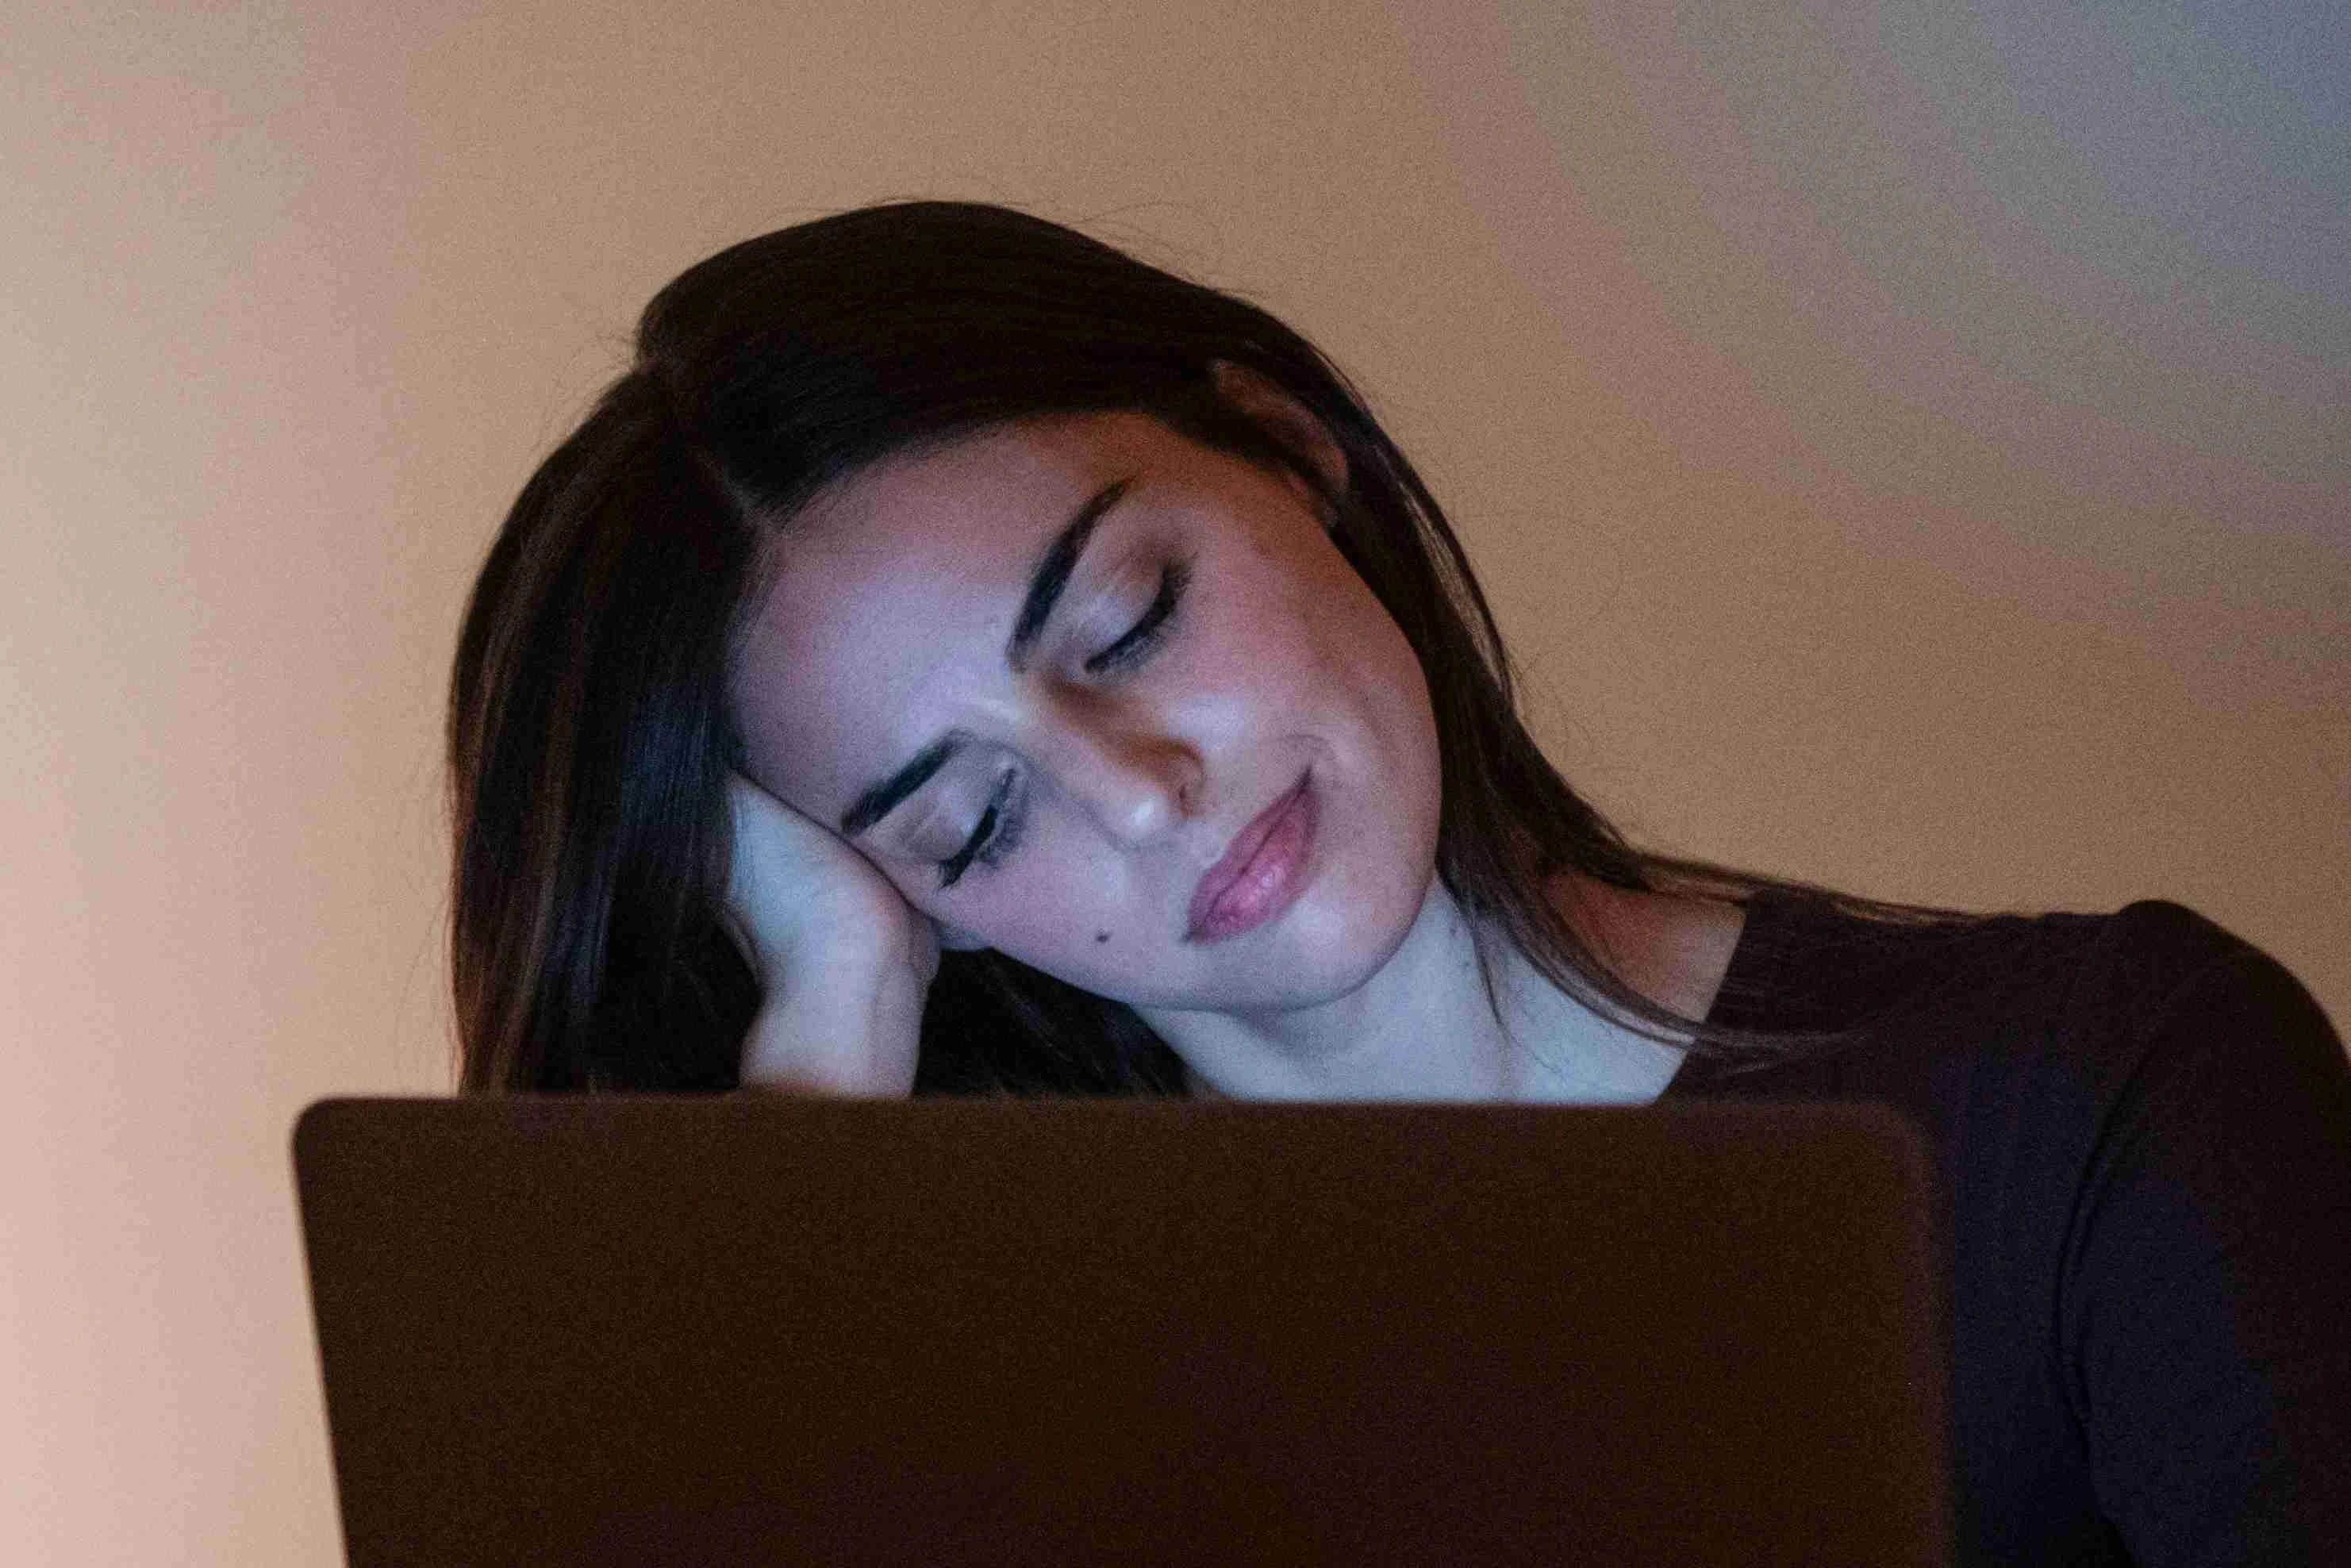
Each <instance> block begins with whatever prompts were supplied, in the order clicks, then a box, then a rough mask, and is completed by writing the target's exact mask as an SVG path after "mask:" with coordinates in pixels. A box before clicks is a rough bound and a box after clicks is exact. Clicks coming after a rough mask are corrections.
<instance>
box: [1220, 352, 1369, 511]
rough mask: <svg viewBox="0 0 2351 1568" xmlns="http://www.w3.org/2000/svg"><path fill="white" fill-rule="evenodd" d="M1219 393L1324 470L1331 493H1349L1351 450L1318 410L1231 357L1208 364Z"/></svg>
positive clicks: (1314, 465)
mask: <svg viewBox="0 0 2351 1568" xmlns="http://www.w3.org/2000/svg"><path fill="white" fill-rule="evenodd" d="M1208 374H1209V377H1210V378H1211V379H1212V380H1213V381H1214V382H1215V383H1216V387H1217V396H1218V397H1221V398H1223V399H1224V400H1225V402H1228V403H1230V404H1231V405H1232V406H1233V407H1234V408H1236V409H1238V410H1239V411H1240V412H1241V413H1245V414H1247V415H1249V418H1250V419H1252V420H1255V421H1256V422H1257V423H1259V424H1260V425H1262V426H1263V427H1264V428H1265V432H1266V434H1269V435H1270V436H1272V437H1273V438H1274V439H1275V440H1277V441H1279V442H1280V443H1281V444H1282V445H1284V446H1286V447H1288V448H1289V449H1290V451H1291V452H1292V453H1294V454H1295V455H1297V456H1298V457H1299V458H1300V459H1301V460H1302V461H1304V462H1305V463H1307V464H1309V465H1311V466H1312V467H1313V468H1314V470H1315V471H1316V472H1317V473H1319V474H1321V475H1322V479H1323V482H1324V483H1325V484H1327V485H1328V486H1330V487H1331V493H1332V495H1336V496H1343V495H1345V494H1346V493H1347V454H1346V451H1345V449H1343V447H1341V446H1340V444H1339V443H1338V439H1337V438H1336V437H1334V436H1333V435H1332V434H1331V431H1330V428H1329V427H1328V426H1327V425H1325V424H1324V423H1322V421H1321V420H1320V419H1317V418H1316V417H1315V416H1314V411H1313V410H1312V409H1311V408H1308V407H1307V406H1306V405H1305V404H1304V403H1302V402H1299V401H1298V400H1297V399H1296V398H1294V397H1292V396H1290V394H1289V393H1288V392H1284V391H1282V389H1281V388H1280V387H1279V386H1277V385H1276V384H1274V382H1273V380H1272V378H1271V377H1270V376H1267V375H1266V374H1264V373H1263V372H1262V371H1253V370H1251V369H1249V367H1248V366H1247V365H1242V364H1236V363H1235V362H1234V361H1230V360H1218V361H1217V362H1216V363H1215V364H1213V365H1211V366H1209V367H1208Z"/></svg>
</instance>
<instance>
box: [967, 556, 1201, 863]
mask: <svg viewBox="0 0 2351 1568" xmlns="http://www.w3.org/2000/svg"><path fill="white" fill-rule="evenodd" d="M1191 582H1192V564H1191V562H1189V561H1179V562H1175V563H1172V564H1170V565H1169V566H1167V567H1165V569H1163V570H1161V572H1160V574H1159V592H1158V594H1157V596H1156V597H1155V598H1154V599H1153V600H1152V601H1151V607H1150V608H1149V609H1148V610H1145V611H1144V612H1143V619H1142V620H1140V621H1137V622H1135V623H1134V625H1133V626H1132V627H1130V628H1128V630H1127V632H1126V634H1125V635H1124V636H1123V637H1121V638H1120V639H1119V640H1118V641H1117V642H1115V643H1112V644H1111V645H1110V646H1109V647H1107V648H1104V649H1103V650H1102V652H1101V653H1096V654H1094V655H1093V656H1092V658H1089V659H1088V660H1087V661H1086V664H1085V668H1086V673H1087V674H1090V675H1099V674H1113V673H1116V672H1118V671H1121V670H1124V669H1128V668H1130V667H1132V666H1134V665H1135V664H1141V663H1142V662H1143V661H1144V660H1145V659H1147V658H1149V657H1150V656H1151V654H1152V653H1154V652H1155V650H1156V649H1157V648H1158V647H1159V645H1160V643H1162V642H1164V641H1165V639H1166V636H1167V633H1168V632H1169V631H1170V630H1172V629H1173V628H1174V626H1175V612H1176V610H1177V608H1178V607H1179V606H1180V605H1182V603H1183V602H1184V591H1185V590H1186V589H1187V588H1189V587H1190V586H1191ZM1013 778H1014V773H1013V770H1012V769H1011V768H1007V769H1005V771H1004V776H1003V777H1002V778H1000V779H998V780H997V784H996V794H995V796H994V797H993V798H992V799H991V800H989V801H988V804H987V810H985V811H983V812H982V813H980V818H979V822H978V825H977V826H976V827H974V828H973V829H972V834H971V838H970V839H969V840H968V841H967V842H966V843H965V844H964V846H963V848H961V849H959V850H957V851H956V852H955V853H954V854H953V855H951V856H949V857H948V858H947V859H946V860H943V861H941V862H939V886H940V888H941V889H942V890H944V889H946V888H950V887H953V886H954V885H955V884H956V883H958V882H960V881H962V880H963V874H964V873H965V872H967V871H968V870H970V869H971V867H972V865H973V864H974V863H975V862H977V864H980V865H983V866H994V865H999V864H1001V863H1002V862H1003V861H1004V859H1005V857H1006V856H1007V855H1008V854H1010V853H1011V852H1012V851H1013V849H1014V848H1015V847H1017V846H1018V845H1019V841H1020V831H1021V829H1022V828H1023V827H1025V826H1026V825H1027V821H1028V812H1027V810H1025V805H1026V802H1025V800H1024V801H1023V802H1022V803H1021V804H1022V807H1023V809H1021V810H1013V809H1011V808H1012V805H1013V802H1012V792H1013V791H1012V785H1013Z"/></svg>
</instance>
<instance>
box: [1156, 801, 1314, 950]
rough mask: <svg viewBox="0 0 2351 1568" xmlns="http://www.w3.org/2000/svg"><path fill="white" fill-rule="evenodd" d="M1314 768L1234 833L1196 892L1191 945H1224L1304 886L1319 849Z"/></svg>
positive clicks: (1286, 902)
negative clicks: (1311, 860)
mask: <svg viewBox="0 0 2351 1568" xmlns="http://www.w3.org/2000/svg"><path fill="white" fill-rule="evenodd" d="M1313 784H1314V774H1313V770H1312V769H1311V768H1309V769H1308V770H1307V771H1306V772H1304V773H1301V774H1300V775H1299V777H1298V782H1297V783H1295V784H1293V785H1291V786H1290V788H1289V789H1287V790H1285V791H1283V792H1282V796H1281V799H1280V800H1276V801H1275V802H1274V803H1273V804H1272V805H1270V806H1268V807H1267V808H1266V809H1265V810H1262V811H1259V813H1258V814H1257V815H1256V816H1255V817H1254V818H1252V819H1251V820H1250V821H1249V826H1247V827H1245V828H1243V829H1242V830H1241V831H1239V832H1238V833H1235V834H1234V835H1233V841H1232V842H1231V844H1229V845H1228V846H1227V848H1226V850H1225V853H1224V858H1223V859H1221V860H1219V861H1217V863H1216V864H1214V865H1212V866H1210V867H1209V868H1208V869H1207V872H1206V873H1203V874H1202V876H1201V878H1200V885H1199V886H1198V888H1196V890H1195V891H1194V892H1193V894H1192V908H1191V913H1190V920H1191V925H1190V927H1189V928H1188V929H1186V931H1185V933H1184V940H1185V941H1186V942H1187V943H1207V942H1221V941H1223V940H1224V939H1225V938H1226V937H1228V936H1239V935H1240V934H1241V933H1242V932H1244V931H1249V930H1253V929H1255V928H1256V927H1258V926H1259V925H1264V924H1265V923H1266V922H1267V921H1269V920H1270V919H1272V918H1273V917H1274V916H1275V915H1279V914H1280V913H1281V912H1282V911H1283V910H1285V909H1287V908H1289V907H1290V904H1291V902H1292V901H1293V900H1295V899H1296V898H1297V896H1298V894H1299V891H1300V890H1301V888H1302V887H1303V886H1304V885H1305V882H1306V878H1305V874H1304V873H1305V871H1306V862H1307V859H1308V856H1309V855H1310V854H1311V852H1312V851H1313V848H1314V822H1315V818H1316V816H1317V815H1318V814H1319V813H1318V812H1317V811H1316V810H1315V797H1314V789H1313Z"/></svg>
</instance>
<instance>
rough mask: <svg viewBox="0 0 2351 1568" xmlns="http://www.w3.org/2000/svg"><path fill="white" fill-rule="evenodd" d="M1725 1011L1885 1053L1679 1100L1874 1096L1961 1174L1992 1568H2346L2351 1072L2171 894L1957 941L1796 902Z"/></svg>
mask: <svg viewBox="0 0 2351 1568" xmlns="http://www.w3.org/2000/svg"><path fill="white" fill-rule="evenodd" d="M1712 1017H1713V1019H1714V1020H1715V1021H1719V1022H1724V1023H1730V1024H1739V1025H1746V1026H1750V1027H1752V1026H1765V1027H1773V1028H1784V1027H1790V1026H1798V1027H1830V1026H1838V1025H1844V1024H1846V1023H1851V1022H1855V1021H1859V1020H1862V1019H1873V1018H1874V1019H1875V1021H1874V1022H1872V1023H1871V1024H1870V1027H1869V1028H1868V1030H1867V1031H1866V1033H1865V1037H1864V1040H1863V1043H1862V1044H1860V1045H1859V1046H1857V1047H1855V1048H1854V1049H1851V1050H1847V1051H1840V1052H1837V1053H1834V1054H1831V1055H1826V1056H1821V1057H1817V1058H1815V1059H1813V1060H1810V1061H1795V1062H1791V1063H1783V1064H1777V1065H1772V1066H1770V1067H1768V1068H1765V1069H1763V1070H1761V1071H1753V1072H1750V1073H1744V1074H1740V1073H1726V1071H1725V1070H1724V1069H1723V1068H1721V1067H1720V1066H1719V1065H1717V1064H1715V1063H1714V1062H1711V1061H1704V1060H1701V1059H1699V1058H1697V1057H1691V1058H1689V1059H1687V1060H1686V1061H1685V1062H1684V1063H1683V1066H1682V1069H1681V1071H1680V1072H1679V1073H1678V1074H1677V1076H1676V1077H1675V1079H1674V1081H1673V1082H1672V1083H1671V1084H1670V1085H1668V1086H1667V1090H1666V1092H1665V1094H1666V1097H1667V1098H1683V1099H1691V1098H1724V1097H1741V1098H1750V1097H1751V1098H1800V1099H1807V1100H1811V1099H1822V1098H1862V1099H1871V1100H1877V1101H1881V1102H1886V1103H1891V1104H1893V1105H1894V1106H1896V1108H1897V1109H1899V1110H1902V1111H1904V1112H1906V1113H1908V1114H1909V1115H1910V1116H1911V1117H1912V1118H1913V1119H1914V1120H1915V1121H1916V1123H1917V1124H1918V1126H1919V1128H1920V1129H1921V1131H1923V1132H1924V1133H1925V1134H1926V1135H1927V1139H1928V1145H1929V1147H1930V1149H1931V1150H1932V1152H1933V1154H1934V1157H1935V1162H1936V1166H1937V1183H1936V1199H1935V1207H1936V1224H1937V1227H1938V1245H1939V1246H1940V1248H1941V1249H1942V1256H1943V1258H1944V1260H1945V1262H1946V1266H1947V1270H1948V1275H1947V1288H1948V1291H1949V1294H1948V1297H1947V1318H1946V1321H1947V1322H1948V1324H1949V1343H1950V1349H1951V1366H1950V1385H1949V1386H1950V1410H1951V1420H1952V1428H1951V1460H1952V1481H1953V1487H1954V1498H1953V1500H1954V1503H1955V1505H1956V1512H1957V1520H1958V1527H1959V1550H1960V1561H1961V1562H1963V1563H2018V1564H2039V1563H2069V1564H2078V1563H2137V1564H2143V1565H2147V1568H2172V1565H2174V1564H2182V1565H2184V1564H2190V1563H2193V1564H2199V1565H2200V1564H2220V1563H2329V1564H2335V1565H2337V1568H2343V1565H2351V1064H2346V1060H2345V1056H2344V1051H2343V1044H2342V1041H2341V1040H2340V1039H2339V1038H2338V1037H2337V1036H2336V1034H2335V1030H2333V1028H2331V1027H2330V1025H2329V1023H2328V1021H2327V1019H2326V1017H2325V1013H2324V1012H2322V1011H2321V1010H2320V1009H2319V1007H2318V1005H2317V1003H2316V1002H2315V1001H2314V999H2313V998H2311V996H2310V994H2309V993H2308V992H2307V991H2306V990H2304V988H2303V987H2302V986H2301V985H2300V984H2299V983H2298V982H2297V981H2296V980H2295V979H2294V977H2293V976H2292V975H2291V974H2289V973H2288V972H2287V971H2286V970H2285V969H2284V968H2283V967H2282V966H2280V965H2279V964H2278V963H2277V962H2276V961H2275V960H2274V959H2273V958H2271V957H2270V956H2267V955H2266V954H2264V953H2262V952H2261V951H2260V950H2259V949H2257V948H2255V947H2253V946H2251V945H2249V944H2247V943H2245V942H2244V941H2242V940H2241V939H2240V938H2238V937H2236V936H2231V934H2230V933H2228V932H2227V931H2225V930H2223V929H2222V928H2221V927H2220V926H2218V925H2214V924H2213V923H2212V922H2210V921H2209V920H2206V919H2205V918H2203V917H2202V916H2200V915H2197V914H2196V913H2195V912H2193V911H2192V910H2189V909H2187V908H2184V907H2182V906H2181V905H2179V904H2170V903H2164V902H2158V901H2147V902H2141V903H2137V904H2130V905H2129V906H2127V907H2126V908H2124V909H2122V910H2121V911H2119V912H2118V913H2116V914H2113V915H2071V914H2060V915H2042V916H2038V917H2030V918H2028V917H2025V916H2018V915H2008V916H2001V917H2000V918H1997V919H1995V920H1992V921H1991V922H1990V923H1988V924H1985V925H1978V926H1975V927H1972V928H1968V929H1964V930H1962V931H1961V932H1959V933H1958V934H1956V935H1955V934H1951V933H1948V932H1942V931H1938V930H1936V929H1932V928H1927V929H1911V928H1907V927H1900V926H1890V927H1889V926H1886V925H1882V924H1879V923H1875V922H1867V921H1863V920H1859V919H1856V918H1855V917H1852V916H1849V915H1842V914H1839V913H1837V912H1835V911H1834V910H1830V909H1826V908H1823V907H1820V906H1817V905H1814V904H1809V903H1800V902H1797V901H1792V900H1786V899H1781V898H1774V897H1766V898H1761V899H1758V900H1757V901H1755V902H1754V903H1752V904H1750V905H1749V915H1748V925H1747V928H1746V930H1745V931H1744V932H1742V934H1741V936H1740V944H1739V946H1738V949H1737V950H1736V952H1735V953H1734V954H1733V956H1732V959H1731V964H1730V967H1729V971H1728V972H1727V973H1726V975H1725V977H1724V981H1723V986H1722V989H1721V992H1720V993H1719V996H1718V998H1717V999H1716V1003H1715V1008H1714V1011H1713V1014H1712Z"/></svg>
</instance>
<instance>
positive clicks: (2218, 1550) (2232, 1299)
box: [2057, 904, 2351, 1568]
mask: <svg viewBox="0 0 2351 1568" xmlns="http://www.w3.org/2000/svg"><path fill="white" fill-rule="evenodd" d="M2158 911H2159V912H2163V913H2162V914H2160V915H2157V914H2156V912H2158ZM2133 914H2137V915H2139V917H2140V918H2141V919H2142V920H2150V919H2152V920H2154V921H2155V923H2156V924H2158V925H2160V926H2161V927H2162V929H2159V930H2158V931H2156V932H2155V933H2154V934H2153V936H2152V937H2151V940H2150V946H2151V947H2152V948H2153V949H2155V955H2154V960H2153V961H2152V962H2150V963H2149V964H2148V965H2147V967H2144V968H2143V969H2142V970H2141V971H2140V973H2139V975H2138V977H2137V981H2138V983H2137V986H2136V991H2137V999H2136V1001H2134V1002H2133V1003H2132V1004H2131V1005H2129V1006H2126V1007H2122V1008H2117V1009H2115V1012H2116V1015H2118V1016H2119V1018H2120V1019H2121V1020H2122V1021H2120V1022H2118V1023H2117V1024H2116V1027H2117V1028H2119V1029H2126V1030H2127V1031H2128V1035H2129V1038H2128V1039H2127V1040H2126V1041H2122V1042H2120V1043H2121V1045H2122V1048H2123V1051H2124V1055H2123V1056H2122V1058H2121V1061H2120V1076H2119V1080H2118V1083H2117V1086H2116V1092H2115V1093H2114V1096H2113V1098H2112V1100H2111V1103H2109V1105H2108V1107H2107V1109H2106V1113H2105V1117H2104V1120H2103V1122H2102V1124H2101V1125H2100V1127H2099V1129H2098V1136H2097V1143H2096V1146H2095V1151H2094V1153H2093V1155H2092V1159H2091V1164H2090V1167H2089V1170H2088V1173H2087V1179H2086V1180H2085V1183H2084V1186H2083V1187H2082V1189H2081V1192H2080V1194H2079V1197H2078V1200H2077V1202H2076V1205H2075V1207H2074V1213H2073V1216H2072V1218H2071V1224H2070V1228H2069V1232H2068V1238H2067V1248H2066V1260H2065V1268H2064V1272H2063V1274H2062V1276H2061V1278H2062V1281H2063V1282H2062V1285H2061V1300H2060V1301H2059V1302H2058V1303H2057V1305H2058V1321H2059V1328H2060V1347H2061V1349H2060V1354H2061V1355H2062V1356H2063V1358H2064V1365H2063V1368H2062V1371H2063V1375H2064V1380H2065V1392H2066V1396H2067V1399H2068V1402H2069V1404H2070V1405H2071V1406H2072V1407H2073V1410H2074V1416H2075V1418H2076V1419H2077V1420H2078V1421H2079V1422H2080V1424H2081V1427H2082V1433H2083V1439H2084V1444H2085V1451H2086V1453H2087V1455H2088V1458H2089V1463H2090V1467H2091V1472H2092V1476H2093V1479H2094V1485H2095V1489H2096V1491H2097V1495H2098V1500H2099V1505H2100V1508H2101V1510H2102V1511H2104V1512H2105V1514H2106V1516H2107V1517H2108V1519H2110V1520H2111V1521H2113V1522H2114V1524H2115V1526H2116V1530H2117V1531H2119V1532H2120V1534H2121V1536H2122V1538H2123V1541H2124V1542H2125V1544H2126V1547H2127V1548H2128V1550H2129V1551H2130V1552H2131V1554H2132V1557H2133V1559H2134V1561H2136V1562H2137V1563H2143V1564H2146V1565H2147V1568H2190V1565H2193V1568H2220V1565H2222V1564H2233V1563H2249V1564H2250V1563H2261V1564H2265V1565H2278V1564H2300V1563H2311V1564H2316V1563H2331V1564H2337V1565H2341V1564H2351V1063H2346V1060H2345V1056H2344V1051H2343V1043H2342V1040H2340V1038H2339V1037H2338V1036H2337V1035H2336V1033H2335V1030H2334V1029H2333V1028H2332V1027H2331V1026H2330V1024H2329V1023H2328V1021H2327V1019H2326V1016H2325V1013H2324V1012H2323V1011H2322V1010H2321V1009H2319V1007H2318V1005H2317V1003H2316V1002H2315V1000H2314V999H2313V998H2312V997H2311V996H2310V994H2309V993H2308V991H2306V990H2305V989H2304V988H2303V987H2302V985H2301V984H2300V983H2299V982H2298V981H2296V980H2295V978H2294V976H2293V975H2292V974H2291V973H2289V972H2288V971H2287V970H2286V969H2285V968H2284V967H2282V966H2281V965H2279V964H2278V963H2277V962H2276V961H2275V960H2273V959H2272V958H2270V957H2269V956H2266V955H2264V954H2262V952H2260V951H2259V950H2258V949H2256V948H2253V947H2252V946H2248V945H2246V944H2244V943H2243V942H2241V941H2240V940H2238V939H2237V938H2235V937H2233V936H2229V935H2228V934H2227V933H2225V932H2223V931H2222V930H2221V929H2220V927H2219V926H2217V925H2211V924H2210V922H2208V921H2205V920H2203V919H2202V917H2200V916H2198V915H2194V914H2193V913H2192V912H2190V911H2188V910H2185V909H2182V908H2180V907H2179V906H2178V905H2174V904H2141V905H2137V906H2134V909H2133V910H2130V911H2126V912H2125V916H2129V915H2133ZM2167 970H2168V973H2167V972H2166V971H2167ZM2158 976H2160V977H2162V981H2163V983H2161V984H2155V983H2149V982H2151V981H2153V980H2154V979H2155V978H2156V977H2158Z"/></svg>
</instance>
